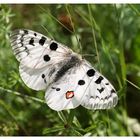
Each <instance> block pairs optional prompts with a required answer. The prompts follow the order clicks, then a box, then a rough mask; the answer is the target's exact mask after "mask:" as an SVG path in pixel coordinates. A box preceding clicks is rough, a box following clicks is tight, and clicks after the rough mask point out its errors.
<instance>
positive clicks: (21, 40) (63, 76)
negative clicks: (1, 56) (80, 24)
mask: <svg viewBox="0 0 140 140" xmlns="http://www.w3.org/2000/svg"><path fill="white" fill-rule="evenodd" d="M10 39H11V46H12V50H13V53H14V55H15V57H16V59H17V60H18V61H19V62H20V66H19V73H20V76H21V79H22V80H23V81H24V83H25V84H26V85H27V86H28V87H29V88H31V89H33V90H36V91H39V90H45V91H46V93H45V101H46V103H47V105H48V106H49V107H50V108H51V109H53V110H56V111H61V110H66V109H73V108H76V107H78V106H79V105H81V106H83V107H85V108H88V109H93V110H96V109H110V108H113V107H115V106H116V104H117V102H118V96H117V93H116V91H115V89H114V87H113V86H112V84H111V83H110V82H109V81H108V80H107V79H106V78H105V77H104V76H103V75H102V74H100V73H99V72H98V71H97V70H95V69H94V68H93V67H92V65H91V64H90V63H89V62H88V61H86V60H85V59H83V58H82V57H81V55H79V54H77V53H75V52H73V51H72V50H71V49H70V48H68V47H67V46H65V45H63V44H61V43H58V42H56V41H55V40H53V39H50V38H48V37H46V36H44V35H42V34H40V33H37V32H34V31H32V30H27V29H19V30H15V31H13V32H12V33H11V36H10Z"/></svg>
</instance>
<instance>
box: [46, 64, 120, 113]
mask: <svg viewBox="0 0 140 140" xmlns="http://www.w3.org/2000/svg"><path fill="white" fill-rule="evenodd" d="M45 98H46V102H47V104H48V106H49V107H51V108H52V109H54V110H57V111H59V110H64V109H71V108H75V107H77V106H79V105H82V106H84V107H86V108H88V109H94V110H95V109H109V108H112V107H114V106H115V105H116V104H117V100H118V98H117V95H116V92H115V90H114V88H113V86H112V85H111V84H110V82H109V81H108V80H107V79H106V78H105V77H103V76H102V75H101V74H100V73H99V72H97V71H96V70H95V69H94V68H92V67H91V66H90V65H89V64H88V63H86V61H85V62H83V64H81V65H80V66H78V67H75V68H72V69H70V70H69V71H68V72H67V74H66V75H64V76H63V77H62V78H61V79H60V80H58V81H57V82H56V83H53V84H52V86H51V87H49V89H48V90H47V92H46V95H45Z"/></svg>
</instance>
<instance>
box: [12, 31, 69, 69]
mask: <svg viewBox="0 0 140 140" xmlns="http://www.w3.org/2000/svg"><path fill="white" fill-rule="evenodd" d="M11 45H12V49H13V52H14V54H15V56H16V58H17V60H18V61H19V62H20V63H22V64H23V65H25V66H27V67H30V68H33V69H39V68H43V67H44V66H47V64H48V63H46V62H50V59H51V60H52V59H53V58H54V57H55V59H54V60H53V61H51V62H52V63H53V64H55V63H57V62H59V61H61V59H64V58H65V57H67V54H69V53H71V52H72V51H71V50H70V49H68V48H67V47H66V46H65V47H63V45H61V44H60V43H57V42H56V41H54V40H52V39H50V38H48V37H46V36H44V35H42V34H40V33H37V32H34V31H31V30H16V31H14V32H13V33H12V34H11ZM54 61H55V63H54ZM51 62H50V63H51Z"/></svg>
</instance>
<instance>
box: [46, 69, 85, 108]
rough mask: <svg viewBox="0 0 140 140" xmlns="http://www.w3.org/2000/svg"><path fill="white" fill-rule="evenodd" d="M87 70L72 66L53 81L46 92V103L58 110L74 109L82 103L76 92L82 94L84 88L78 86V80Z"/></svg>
mask: <svg viewBox="0 0 140 140" xmlns="http://www.w3.org/2000/svg"><path fill="white" fill-rule="evenodd" d="M84 74H85V72H84V71H83V69H82V68H81V67H76V68H72V69H70V70H69V71H67V73H66V74H65V75H64V76H63V77H61V78H60V80H58V81H57V82H55V83H53V84H52V85H51V86H50V87H49V88H48V89H47V91H46V93H45V99H46V103H47V104H48V106H49V107H50V108H52V109H53V110H56V111H60V110H65V109H72V108H75V107H77V106H79V105H80V102H79V98H77V97H76V94H79V95H82V94H83V91H82V90H83V88H79V87H78V81H79V79H81V77H82V76H84Z"/></svg>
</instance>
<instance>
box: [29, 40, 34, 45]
mask: <svg viewBox="0 0 140 140" xmlns="http://www.w3.org/2000/svg"><path fill="white" fill-rule="evenodd" d="M33 43H34V38H31V39H30V41H29V44H30V45H33V46H34V44H33Z"/></svg>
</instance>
